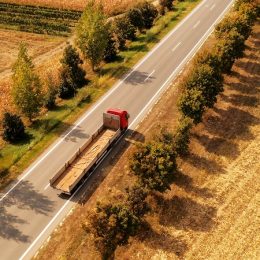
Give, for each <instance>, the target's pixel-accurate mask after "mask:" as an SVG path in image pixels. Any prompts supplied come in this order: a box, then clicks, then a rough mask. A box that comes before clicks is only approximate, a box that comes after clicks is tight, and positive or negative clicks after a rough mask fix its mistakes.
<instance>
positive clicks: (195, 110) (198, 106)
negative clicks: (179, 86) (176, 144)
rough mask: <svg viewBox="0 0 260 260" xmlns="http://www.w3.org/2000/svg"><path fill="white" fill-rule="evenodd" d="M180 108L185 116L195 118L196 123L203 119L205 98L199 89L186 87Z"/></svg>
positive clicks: (180, 101)
mask: <svg viewBox="0 0 260 260" xmlns="http://www.w3.org/2000/svg"><path fill="white" fill-rule="evenodd" d="M178 108H179V110H180V112H181V113H182V114H183V115H184V116H185V117H190V118H191V119H193V122H194V123H195V124H198V123H200V122H201V121H202V116H203V113H204V111H205V98H204V97H203V93H202V91H201V90H198V89H186V90H185V91H184V92H183V94H182V95H181V97H180V99H179V101H178Z"/></svg>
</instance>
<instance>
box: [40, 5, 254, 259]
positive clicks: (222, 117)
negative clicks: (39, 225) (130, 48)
mask: <svg viewBox="0 0 260 260" xmlns="http://www.w3.org/2000/svg"><path fill="white" fill-rule="evenodd" d="M258 16H259V9H258V7H257V6H256V4H255V2H254V1H237V2H236V5H235V7H234V9H233V10H232V11H231V12H230V13H229V14H228V15H227V16H226V18H225V19H224V20H223V21H222V22H221V23H220V24H219V25H217V27H216V30H215V33H214V37H213V38H212V39H211V40H210V41H211V42H210V45H208V46H210V47H211V48H210V51H209V50H208V49H207V50H206V49H202V50H201V51H200V52H199V53H198V54H197V55H196V56H195V58H194V60H193V62H192V64H191V66H189V68H187V71H186V73H185V76H184V77H182V78H181V80H180V82H179V83H178V86H177V87H178V91H179V94H178V95H179V96H180V97H179V102H178V105H177V110H179V116H178V118H179V122H178V123H177V124H175V127H174V129H175V130H174V131H173V130H167V129H166V128H162V129H161V130H159V131H158V126H157V127H156V126H155V125H154V129H153V130H154V131H155V133H154V134H153V135H152V136H150V138H149V140H148V141H145V142H144V141H143V142H140V143H139V144H137V146H136V148H135V149H134V151H132V152H131V154H132V155H131V159H130V161H128V167H126V166H125V165H123V166H122V164H120V163H119V164H120V166H115V170H114V172H113V173H114V175H113V177H112V178H113V181H114V185H116V186H117V187H116V188H115V187H111V186H109V185H108V186H106V188H107V189H108V193H107V194H111V193H112V190H113V191H114V193H113V195H111V196H110V195H109V198H107V197H106V198H100V196H95V199H93V201H94V203H95V201H99V200H100V199H101V201H102V202H98V203H97V204H96V206H95V205H93V201H92V202H91V203H92V204H91V205H89V207H86V208H88V211H87V212H84V210H85V208H83V209H79V211H80V212H81V214H82V215H79V214H76V213H78V211H77V212H75V214H74V217H73V216H71V218H72V219H74V221H75V219H77V221H78V222H80V224H79V223H78V227H79V228H78V232H77V233H76V234H75V233H73V234H71V233H70V231H69V230H70V229H69V225H66V227H65V226H63V227H62V228H63V229H65V230H66V233H67V234H70V236H69V240H70V243H69V244H70V247H69V248H68V247H66V248H64V247H63V248H62V245H61V246H60V245H59V246H60V247H61V249H60V251H59V254H61V255H60V256H62V257H70V256H73V257H79V255H80V256H84V253H86V252H87V253H88V255H89V252H90V250H89V247H91V246H93V244H94V245H95V247H96V251H97V252H99V253H100V256H99V257H100V258H103V259H110V258H113V257H115V250H116V249H117V257H118V259H122V258H130V259H132V258H133V259H136V257H144V258H145V259H150V257H151V255H150V254H149V252H148V249H146V248H149V250H152V251H153V252H155V253H156V255H154V257H155V258H156V257H158V258H166V259H167V257H168V255H171V256H172V255H174V257H176V258H178V257H181V258H183V257H184V255H185V253H186V251H188V248H187V243H188V242H189V244H190V245H191V248H192V249H193V247H194V250H192V249H190V251H191V252H190V253H189V255H188V256H187V257H188V258H187V259H194V254H196V255H199V256H200V257H201V258H202V259H207V257H209V256H212V255H214V253H215V252H216V254H217V255H214V256H216V258H219V257H220V256H223V252H225V253H226V254H227V255H228V256H229V257H231V258H232V257H236V256H237V257H238V258H240V257H243V256H251V257H249V258H252V257H253V254H254V253H255V252H257V246H256V244H254V245H252V240H250V239H252V237H254V241H256V237H255V235H254V232H252V230H256V228H257V224H256V223H253V222H250V221H249V222H247V224H245V223H244V222H243V221H245V216H248V217H249V216H250V218H252V219H254V220H256V218H257V199H256V197H255V195H256V194H255V191H256V190H257V184H255V182H257V171H255V172H253V171H252V172H251V173H250V172H247V171H246V167H248V166H249V164H250V161H251V160H252V162H254V164H253V167H256V165H257V156H255V155H254V154H248V153H247V147H246V144H245V142H246V141H247V142H248V139H246V140H242V139H243V138H245V137H246V136H247V137H248V136H250V138H249V139H250V140H251V142H252V143H251V144H249V145H248V143H247V145H248V147H249V148H252V147H251V146H252V144H253V143H254V138H256V139H257V140H258V141H259V138H258V136H259V135H257V132H259V124H257V122H259V113H258V112H259V109H258V110H257V106H258V105H259V102H258V101H259V100H257V98H259V91H258V89H257V88H258V86H257V83H256V84H254V87H253V86H251V85H250V82H251V81H252V80H253V79H251V76H250V77H249V76H248V77H246V76H245V75H244V74H243V73H241V75H240V74H239V73H238V72H237V69H236V71H235V72H234V71H233V72H232V67H233V64H234V63H235V61H236V62H238V63H239V59H240V58H242V57H243V56H244V51H245V49H246V45H245V41H246V40H247V38H248V37H249V35H250V34H251V33H252V28H253V25H254V22H255V21H256V19H257V17H258ZM232 17H236V19H235V20H233V19H232ZM238 19H239V20H238ZM258 26H259V25H258ZM241 28H244V29H243V30H240V29H241ZM256 38H257V36H256ZM252 42H253V43H252V45H254V44H255V46H256V48H257V46H258V45H259V41H258V39H255V40H254V41H252ZM208 46H207V47H208ZM256 48H255V49H254V50H256ZM252 49H253V48H251V47H248V51H251V52H252V51H253V50H252ZM226 50H228V51H227V52H226ZM230 51H231V53H232V54H233V55H230ZM258 56H259V53H258ZM252 57H253V59H254V60H255V61H256V60H257V56H255V55H254V53H251V55H250V57H249V59H250V58H252ZM241 64H243V62H242V61H241ZM247 66H249V67H250V69H252V71H254V73H255V75H254V76H253V78H254V80H256V79H259V76H258V75H257V72H258V71H259V62H258V63H257V62H256V63H251V61H250V60H249V62H248V64H247ZM254 66H255V67H254ZM256 66H258V67H257V68H256ZM232 77H233V79H232V81H233V83H234V84H230V85H229V86H227V84H228V83H227V82H228V81H230V78H232ZM236 77H237V78H236ZM224 78H225V82H224ZM234 78H235V79H234ZM240 80H241V81H240ZM243 81H245V82H247V84H244V83H243ZM213 83H214V84H213ZM224 91H225V92H227V93H229V94H230V93H231V94H230V95H228V96H227V95H223V92H224ZM234 91H236V92H235V94H234ZM238 93H240V95H239V94H238ZM241 93H242V94H241ZM245 93H249V94H250V95H249V96H245V95H244V94H245ZM257 93H258V94H257ZM218 99H221V102H222V103H224V107H220V106H219V105H218V106H216V102H217V100H218ZM171 103H172V102H171ZM227 104H232V105H230V106H229V107H226V106H227ZM164 108H165V107H164ZM210 108H211V112H210V113H208V112H209V111H208V110H209V109H210ZM258 108H259V106H258ZM168 109H169V107H168ZM249 110H250V112H251V113H248V111H249ZM176 112H177V111H175V113H173V112H172V111H168V110H167V112H165V114H166V113H167V115H168V114H172V116H174V119H173V118H170V117H169V116H168V121H170V122H174V121H175V120H176V114H177V113H176ZM257 113H258V114H257ZM205 114H207V118H206V121H207V122H205V126H204V127H202V126H201V125H202V124H200V123H201V122H202V121H204V119H205ZM213 115H214V116H213ZM150 116H151V117H152V115H149V116H148V119H149V117H150ZM156 117H157V116H156ZM152 118H153V119H151V120H155V116H153V117H152ZM233 119H234V121H232V120H233ZM226 120H227V121H229V122H225V121H226ZM168 121H167V123H168ZM235 122H236V124H235ZM150 123H151V122H150ZM153 123H154V122H153ZM144 124H145V122H144ZM147 124H148V125H149V123H146V126H145V127H147V126H148V125H147ZM162 124H163V123H162ZM163 125H164V124H163ZM216 125H217V126H216ZM255 125H258V131H257V129H254V133H255V134H256V135H253V134H252V133H251V132H250V131H249V128H250V129H251V128H253V127H254V128H255ZM229 127H230V128H232V129H229ZM155 128H157V129H156V130H155ZM170 128H171V129H172V127H170ZM195 128H196V129H197V131H193V129H195ZM202 130H203V131H202ZM233 131H235V133H233ZM205 132H208V133H209V135H210V136H207V135H205ZM220 133H221V136H222V138H221V137H218V135H219V134H220ZM258 134H259V133H258ZM140 139H144V138H141V137H140ZM191 139H193V140H194V139H195V140H197V141H196V143H199V144H196V146H195V147H194V144H193V147H192V148H193V149H192V151H191V149H190V147H189V144H190V140H191ZM230 139H232V140H233V141H234V142H235V143H236V144H232V145H231V143H230ZM193 143H194V141H193ZM213 143H215V145H214V149H213V147H212V145H213ZM224 143H225V144H224ZM238 143H239V145H238ZM211 144H212V145H211ZM242 144H243V145H242ZM241 145H242V146H243V147H244V148H245V147H246V148H245V151H243V153H242V154H241V156H242V158H241V160H242V162H239V161H237V160H235V159H236V158H237V157H238V154H237V153H238V151H237V150H239V149H240V146H241ZM199 146H203V148H201V149H200V154H201V153H202V154H204V155H205V154H206V155H207V157H206V158H204V157H203V158H201V157H200V155H198V154H196V153H195V154H194V150H195V151H196V150H197V151H198V150H199V148H198V147H199ZM223 146H225V149H226V150H223V149H222V148H223ZM253 146H255V147H254V148H253V149H257V144H255V145H253ZM230 149H231V150H232V149H233V151H231V150H230ZM201 150H203V151H201ZM227 150H229V151H227ZM234 150H235V151H234ZM257 150H259V149H257ZM252 151H253V152H254V153H255V152H256V150H255V151H254V150H252ZM191 152H192V154H191ZM257 153H258V154H259V152H257ZM209 154H213V155H210V158H209V157H208V156H209ZM127 155H128V154H127ZM127 155H125V154H124V156H125V157H126V158H125V162H127V160H129V159H128V158H127V157H128V156H127ZM121 156H122V155H121V154H120V156H119V157H121ZM212 157H214V158H215V159H216V160H215V161H214V162H212V161H211V159H212ZM249 157H250V158H249ZM251 157H252V158H254V159H252V158H251ZM120 160H121V159H120ZM219 161H221V162H222V163H223V165H225V169H226V170H227V172H225V174H221V172H222V171H223V169H222V167H220V166H219V164H218V163H219ZM187 164H192V165H193V167H187ZM112 165H114V163H113V162H112ZM239 165H240V166H239ZM258 165H259V164H258ZM242 166H243V167H244V168H243V167H242ZM239 167H240V168H241V167H242V169H243V170H242V171H241V172H239ZM249 167H250V166H249ZM183 168H184V169H186V170H187V169H189V170H191V171H192V174H190V173H189V172H185V174H184V173H183ZM193 168H195V170H194V169H193ZM258 168H259V167H258ZM192 169H193V170H192ZM254 169H255V170H256V168H254ZM121 171H122V172H121ZM204 171H206V172H212V173H211V174H209V173H207V177H205V174H204ZM202 173H203V174H202ZM186 174H187V175H186ZM200 174H202V175H203V176H200ZM110 177H111V176H110ZM121 178H123V181H121V182H120V181H119V179H121ZM203 178H204V179H206V180H204V183H203V186H201V187H200V186H197V185H195V184H194V183H200V182H201V179H203ZM229 178H231V180H229ZM255 178H256V179H255ZM115 179H116V180H117V181H119V182H120V184H118V182H117V181H115ZM213 181H214V183H213V184H212V182H213ZM257 183H259V182H257ZM110 184H111V183H110ZM173 184H175V185H173ZM211 184H212V185H211ZM220 184H222V185H220ZM236 184H237V185H236ZM120 185H121V186H122V187H125V186H127V188H126V189H125V191H123V188H122V187H121V186H120ZM240 185H243V186H240ZM119 186H120V187H119ZM173 186H174V188H175V189H176V191H175V190H171V191H170V192H171V196H169V189H171V188H172V187H173ZM249 186H250V187H249ZM206 187H211V188H212V189H211V190H209V189H208V188H206ZM241 187H243V190H242V189H241ZM247 187H248V188H247ZM103 188H104V187H103ZM118 190H120V192H119V191H118ZM183 190H184V191H185V194H186V195H185V198H184V197H183V198H181V197H178V196H177V195H176V194H178V193H181V192H182V193H184V191H183ZM232 190H235V191H236V194H235V195H236V196H237V200H234V194H233V193H232V192H231V191H232ZM245 190H246V191H245ZM129 191H130V193H131V196H129ZM167 191H168V192H167ZM102 192H104V190H103V189H101V191H100V192H99V194H98V195H101V197H102ZM212 192H217V195H216V197H214V196H213V195H212ZM230 192H231V197H228V199H226V196H227V193H230ZM244 192H246V194H248V195H249V192H250V196H253V197H250V196H241V194H242V193H244ZM104 197H105V195H104ZM191 197H192V198H193V199H191ZM251 198H253V199H254V200H255V199H256V201H254V205H253V206H252V200H251ZM195 199H196V202H195ZM119 200H120V204H117V203H118V201H119ZM111 201H112V202H111ZM240 202H241V203H240ZM208 203H210V204H211V205H212V206H207V204H208ZM133 205H136V207H133ZM155 205H156V206H155ZM213 206H218V208H220V209H221V210H220V211H219V212H216V209H215V207H213ZM227 206H228V207H229V210H230V212H226V211H227V209H226V207H227ZM249 206H250V207H249ZM241 207H243V209H245V210H244V211H242V210H241ZM252 207H256V208H254V210H253V209H252ZM151 208H153V212H152V213H151V214H149V209H151ZM235 210H236V211H235ZM223 212H224V213H223ZM236 212H237V213H238V214H239V215H238V214H237V213H236ZM216 215H221V216H222V217H223V218H224V220H226V221H228V222H225V221H223V219H219V222H220V223H216V221H215V217H216ZM232 220H233V221H236V222H235V224H234V223H233V222H232ZM157 222H159V223H158V225H157V226H156V228H157V229H155V227H153V226H150V223H157ZM258 222H259V221H258ZM165 224H166V225H169V228H168V229H167V231H166V229H165V227H164V226H166V225H165ZM217 224H218V225H219V226H220V228H217V227H216V226H217ZM250 225H251V227H250V228H249V226H250ZM213 227H215V230H214V232H210V230H211V229H213ZM70 228H71V227H70ZM72 229H73V230H75V229H74V227H73V228H72ZM174 229H176V232H175V233H174V234H175V237H176V238H175V237H174V238H172V236H171V235H170V233H171V232H172V230H174ZM184 231H185V232H186V234H185V232H184ZM168 232H169V233H168ZM192 232H193V233H192ZM207 232H208V233H209V235H208V238H206V237H205V236H204V234H205V233H207ZM238 232H240V233H238ZM244 232H246V235H245V236H244ZM248 232H250V233H248ZM215 233H217V234H219V237H218V236H217V235H216V234H215ZM226 233H231V234H230V237H228V240H227V238H226V237H225V234H226ZM234 233H235V235H234ZM62 234H63V230H60V231H58V234H57V236H56V235H55V234H54V236H55V239H54V240H55V241H52V240H51V241H50V247H49V246H48V245H47V250H46V249H45V250H46V251H45V253H46V255H45V254H44V253H43V254H42V253H40V255H39V256H38V258H39V259H40V258H41V259H44V256H47V255H48V253H49V249H50V248H52V246H53V245H52V244H51V243H54V244H55V243H56V242H57V237H60V238H62V237H63V236H62ZM238 234H239V235H238ZM249 234H251V235H249ZM231 235H232V236H231ZM71 236H73V241H71ZM131 236H132V237H134V236H136V237H137V238H136V241H134V240H135V238H130V237H131ZM147 236H149V238H147ZM184 236H185V237H184ZM238 236H239V237H241V241H239V243H238V244H236V243H237V242H238V241H236V238H238ZM194 237H197V238H198V239H197V240H198V241H195V242H197V243H196V244H195V243H193V241H194ZM209 237H210V238H209ZM184 238H185V243H184V241H183V240H184ZM155 239H156V240H157V241H156V242H155V241H154V240H155ZM90 240H91V242H90ZM242 240H243V241H242ZM245 240H246V242H247V244H246V243H245ZM92 241H94V243H93V242H92ZM129 241H130V246H125V247H122V245H126V244H127V243H128V242H129ZM205 241H209V242H211V244H210V245H207V244H205ZM230 241H233V242H236V243H234V250H233V249H231V247H230ZM258 242H259V240H258ZM141 243H142V244H144V245H143V247H145V249H146V250H145V251H138V249H139V250H140V248H141V249H143V248H142V247H141V246H139V244H141ZM217 243H220V244H221V246H218V247H215V245H216V244H217ZM133 244H134V246H135V247H134V248H133V249H131V245H133ZM224 244H225V245H224ZM213 245H214V247H215V248H209V246H213ZM247 245H250V246H249V248H250V249H251V248H253V247H254V246H256V247H255V248H253V249H254V250H252V252H250V249H249V248H248V247H247ZM198 246H199V248H200V250H198ZM157 247H158V248H157ZM52 249H53V248H52ZM55 249H56V248H55ZM75 249H77V250H75ZM79 249H80V250H79ZM214 250H215V251H214ZM224 250H225V251H224ZM230 250H231V251H232V255H231V254H229V251H230ZM238 251H239V252H238ZM55 252H56V251H55ZM97 252H95V253H94V254H92V256H93V257H94V256H95V257H97ZM92 253H93V252H92ZM236 254H237V255H236ZM203 256H207V257H206V258H203ZM185 257H186V255H185ZM46 259H47V257H46Z"/></svg>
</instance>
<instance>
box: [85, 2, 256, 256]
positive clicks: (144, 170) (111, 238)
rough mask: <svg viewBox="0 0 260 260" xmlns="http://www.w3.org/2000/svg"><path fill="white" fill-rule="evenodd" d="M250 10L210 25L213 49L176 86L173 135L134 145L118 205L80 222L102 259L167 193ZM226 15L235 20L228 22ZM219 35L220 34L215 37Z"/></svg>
mask: <svg viewBox="0 0 260 260" xmlns="http://www.w3.org/2000/svg"><path fill="white" fill-rule="evenodd" d="M256 10H257V8H256V5H255V4H254V2H253V1H248V0H247V1H242V0H239V1H237V2H236V6H235V10H234V12H232V13H231V14H230V15H228V16H227V18H225V19H224V20H223V22H221V23H220V24H219V25H218V26H217V27H216V31H215V34H216V40H217V41H216V45H215V47H214V48H213V50H212V51H202V52H200V53H199V54H198V55H197V56H196V58H195V60H194V63H193V67H192V69H191V70H190V71H189V73H188V75H187V76H186V77H185V79H184V80H183V81H182V82H181V86H180V87H181V88H182V90H183V95H182V96H181V98H180V101H179V109H180V111H181V115H182V116H181V118H180V120H179V123H178V126H177V128H176V130H175V132H174V133H171V132H168V131H167V130H166V129H162V130H161V132H160V133H159V134H158V135H157V136H155V137H154V138H153V140H152V141H149V142H146V143H144V144H139V145H138V146H137V147H136V149H135V151H134V153H133V155H132V158H131V160H130V163H129V168H130V170H131V172H132V173H133V174H134V175H135V176H136V177H137V183H136V184H135V185H134V186H133V187H132V188H131V189H127V191H126V194H127V196H126V199H125V200H124V202H122V203H120V204H116V205H114V204H113V203H108V204H98V205H97V207H96V209H95V210H94V211H92V212H90V217H89V218H88V219H87V221H86V222H85V223H84V224H83V228H84V229H85V230H86V231H87V232H91V233H92V234H94V239H95V244H96V246H97V249H98V250H99V251H100V252H101V253H102V255H103V256H104V257H105V258H109V256H111V254H113V252H114V250H115V249H116V247H117V245H123V244H125V243H127V241H128V238H129V236H133V235H135V234H137V233H138V230H139V229H140V227H141V225H142V223H143V222H144V216H145V214H146V213H147V212H148V211H149V203H148V199H147V198H148V197H149V196H151V195H152V194H153V192H161V193H164V192H166V191H167V190H168V189H170V186H171V184H172V182H173V177H174V173H175V172H176V171H177V163H176V159H177V157H182V156H185V155H186V154H187V153H188V151H189V142H190V131H191V129H192V127H193V125H194V124H197V123H199V122H200V121H201V119H202V115H203V112H204V111H205V110H206V108H208V107H213V106H214V103H215V102H216V100H217V95H218V94H219V93H220V92H221V91H223V75H222V74H223V73H226V72H229V71H230V69H231V67H228V68H229V69H228V70H227V67H226V66H227V65H226V62H227V61H229V66H230V63H232V62H234V60H235V59H236V58H238V57H241V56H242V54H243V50H244V48H245V46H244V42H243V47H241V49H240V50H238V47H239V46H240V44H241V42H240V40H238V39H240V37H243V40H244V41H245V39H246V38H247V37H248V36H249V35H250V31H251V28H252V25H253V22H254V20H255V19H256V16H257V15H256ZM237 13H238V14H239V15H237ZM240 16H242V18H241V19H240V18H239V17H240ZM231 17H236V19H235V20H232V19H231ZM238 18H239V22H237V19H238ZM241 21H242V22H243V23H244V22H245V23H246V24H243V23H242V22H241ZM238 25H239V28H240V26H241V28H242V27H243V28H246V29H243V30H242V31H238V28H237V29H236V31H235V35H236V36H234V28H236V27H237V26H238ZM245 25H246V26H245ZM224 28H229V29H224ZM220 32H221V33H223V34H225V35H223V34H222V35H221V36H220ZM223 38H224V39H226V42H225V44H223V43H222V41H223ZM230 39H231V40H230ZM238 42H239V44H238ZM222 44H223V45H222ZM221 46H222V47H221ZM223 46H225V47H223ZM227 46H228V49H231V50H233V52H232V54H233V56H234V57H233V56H232V60H231V61H230V60H229V59H228V58H227V56H225V55H224V54H223V56H222V55H220V54H221V53H225V51H224V50H223V49H222V48H227ZM236 52H238V53H239V55H238V54H236ZM223 57H225V59H224V58H223ZM232 64H233V63H232Z"/></svg>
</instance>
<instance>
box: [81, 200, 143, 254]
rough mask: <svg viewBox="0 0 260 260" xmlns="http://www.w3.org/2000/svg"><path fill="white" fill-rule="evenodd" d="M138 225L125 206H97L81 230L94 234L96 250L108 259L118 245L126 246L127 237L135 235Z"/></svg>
mask: <svg viewBox="0 0 260 260" xmlns="http://www.w3.org/2000/svg"><path fill="white" fill-rule="evenodd" d="M140 223H141V221H140V219H139V218H138V217H136V216H135V215H134V214H133V212H132V211H131V210H130V209H129V208H128V207H127V206H126V205H123V204H118V205H113V204H111V203H109V204H103V205H97V207H96V209H95V211H93V212H91V213H90V214H89V219H88V222H87V223H84V224H83V228H84V229H85V231H87V232H91V233H92V234H94V237H95V244H96V246H97V249H98V250H99V251H100V252H101V254H102V255H103V258H104V259H108V258H110V257H111V255H113V252H114V251H115V249H116V247H117V246H118V245H124V244H126V243H127V241H128V239H129V237H130V236H132V235H135V234H136V231H137V230H138V228H139V226H140Z"/></svg>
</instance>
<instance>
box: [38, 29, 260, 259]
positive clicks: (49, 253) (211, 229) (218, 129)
mask: <svg viewBox="0 0 260 260" xmlns="http://www.w3.org/2000/svg"><path fill="white" fill-rule="evenodd" d="M259 34H260V24H258V25H257V26H256V27H255V28H254V35H253V37H251V38H250V40H249V41H248V42H247V44H248V46H249V47H248V49H247V50H246V56H245V58H243V59H241V60H239V61H237V62H236V64H235V66H234V69H233V73H232V75H231V76H229V77H225V84H226V86H225V91H224V93H223V94H222V95H221V96H220V97H219V100H218V103H217V104H216V106H215V107H214V109H212V110H209V111H208V112H207V113H206V114H205V116H204V122H203V123H201V124H199V125H198V126H197V127H196V128H195V129H194V130H193V133H192V142H191V154H190V156H188V158H186V159H185V160H182V161H180V162H179V165H180V167H179V172H178V174H176V178H175V182H174V185H172V189H171V191H169V192H168V193H167V194H165V195H163V196H162V195H157V196H154V197H153V198H151V199H150V200H151V204H152V210H151V213H150V214H149V216H148V217H147V219H146V220H147V226H146V227H144V229H143V232H142V233H141V234H140V235H139V236H137V237H135V238H132V239H131V240H130V243H129V245H127V246H124V247H121V248H118V249H117V251H116V253H115V259H156V260H157V259H259V257H260V252H259V248H260V237H259V236H257V234H259V227H260V218H259V187H260V179H259V173H260V164H259V158H260V149H259V146H260V106H259V100H260V90H259V80H260V77H259V75H260V63H259V60H260V59H259V57H260V53H259V46H260V42H259ZM177 98H178V91H177V90H176V88H171V89H170V90H169V91H168V92H167V95H164V96H163V98H162V99H161V100H160V102H159V103H158V104H157V105H156V106H155V108H154V109H153V110H152V112H151V113H150V115H149V116H148V117H147V118H146V120H144V122H143V123H142V124H141V126H140V127H139V129H138V132H135V133H134V134H133V135H132V136H131V137H129V138H127V140H126V141H125V142H124V143H123V144H122V145H121V147H116V149H115V150H113V152H112V161H111V162H107V163H106V165H103V167H104V168H102V167H101V168H100V170H99V171H97V172H96V173H95V176H94V177H93V178H91V179H90V180H89V183H88V188H87V190H86V194H87V196H86V199H85V200H86V201H87V202H86V203H85V204H84V205H82V206H79V207H77V208H76V209H75V211H74V213H73V214H72V215H70V216H69V217H68V218H67V219H66V220H65V223H64V224H63V227H62V228H58V231H56V232H55V233H54V234H53V235H52V240H51V241H50V242H49V243H48V244H47V245H46V246H45V247H44V249H43V250H42V251H41V252H40V253H39V254H38V259H57V258H61V259H63V258H64V259H85V258H86V256H88V259H100V257H99V255H98V253H97V252H96V251H95V249H94V246H93V240H92V238H91V236H86V235H84V233H83V231H82V228H81V223H82V222H83V221H84V218H85V217H86V212H87V210H88V209H90V208H92V207H93V206H94V205H95V204H96V202H97V201H102V200H106V199H107V198H111V194H113V196H114V197H113V199H115V200H120V199H121V198H122V191H123V190H124V188H125V187H126V186H128V185H130V184H131V183H132V182H133V180H134V177H133V176H132V175H131V174H129V172H128V170H127V162H128V157H129V154H130V153H131V149H132V146H131V145H130V144H131V143H132V142H134V141H135V140H139V141H143V140H144V139H146V138H149V136H150V135H151V133H153V132H154V131H155V130H156V129H157V128H158V124H159V122H167V125H168V126H171V127H174V126H175V125H176V121H177V120H176V115H177V109H176V99H177ZM129 146H130V148H129ZM110 200H111V199H110Z"/></svg>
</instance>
